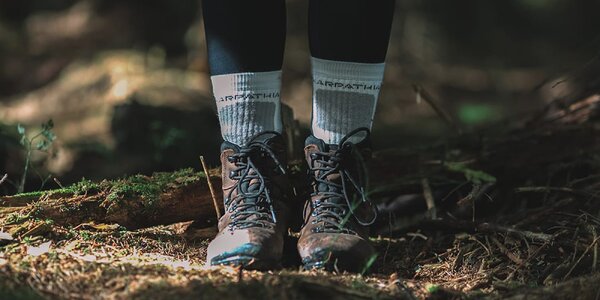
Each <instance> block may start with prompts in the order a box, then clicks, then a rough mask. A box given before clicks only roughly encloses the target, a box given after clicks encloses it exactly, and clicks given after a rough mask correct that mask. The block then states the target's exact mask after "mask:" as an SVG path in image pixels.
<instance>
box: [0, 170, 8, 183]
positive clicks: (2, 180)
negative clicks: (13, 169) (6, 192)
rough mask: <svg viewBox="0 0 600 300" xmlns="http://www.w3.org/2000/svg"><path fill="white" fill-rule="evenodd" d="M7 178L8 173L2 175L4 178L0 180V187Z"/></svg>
mask: <svg viewBox="0 0 600 300" xmlns="http://www.w3.org/2000/svg"><path fill="white" fill-rule="evenodd" d="M7 178H8V173H6V174H4V176H2V178H1V179H0V185H2V184H3V183H4V182H5V181H6V179H7Z"/></svg>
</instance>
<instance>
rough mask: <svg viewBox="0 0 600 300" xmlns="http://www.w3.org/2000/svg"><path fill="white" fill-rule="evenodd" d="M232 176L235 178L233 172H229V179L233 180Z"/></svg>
mask: <svg viewBox="0 0 600 300" xmlns="http://www.w3.org/2000/svg"><path fill="white" fill-rule="evenodd" d="M233 176H235V172H234V171H230V172H229V179H233Z"/></svg>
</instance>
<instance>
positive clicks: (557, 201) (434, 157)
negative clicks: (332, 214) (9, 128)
mask: <svg viewBox="0 0 600 300" xmlns="http://www.w3.org/2000/svg"><path fill="white" fill-rule="evenodd" d="M585 101H587V102H585V103H587V104H590V105H584V106H585V107H587V108H588V110H587V111H588V113H586V114H582V110H581V107H583V106H582V105H583V104H581V103H577V104H576V106H571V109H572V111H571V112H567V113H566V112H565V111H562V113H558V114H557V113H553V114H550V115H548V116H545V117H544V120H543V121H538V122H537V123H535V124H533V125H532V124H530V125H528V126H526V128H525V129H520V130H513V131H510V132H508V133H505V134H502V135H500V136H499V137H494V138H491V137H487V138H481V137H477V136H475V137H474V136H465V137H460V138H457V139H455V140H454V141H445V142H444V143H441V144H439V145H432V146H430V147H426V148H423V149H417V150H415V149H406V151H400V150H394V151H387V152H383V153H376V154H375V157H374V159H373V161H372V162H371V165H372V166H371V178H374V179H375V180H372V181H375V182H374V185H375V190H374V192H373V193H372V198H373V199H374V200H376V201H377V202H378V203H379V206H380V210H381V211H382V215H381V218H380V221H379V222H378V223H377V224H376V226H375V228H373V229H374V230H373V232H374V234H373V236H372V242H373V244H374V245H375V246H376V248H377V250H378V254H379V255H378V256H377V258H376V260H375V262H374V264H373V265H372V267H371V269H370V272H369V273H365V274H347V273H338V272H333V273H328V272H323V271H314V270H313V271H305V270H302V269H301V266H300V264H299V260H298V258H297V254H296V250H295V244H294V242H295V237H294V236H295V234H294V233H293V232H290V235H289V237H288V238H287V242H286V249H285V250H284V252H285V253H286V254H287V255H286V256H285V257H284V261H283V268H282V269H280V270H273V271H269V272H257V271H250V270H244V269H239V268H231V267H205V266H204V257H205V254H206V247H207V244H208V242H209V241H210V239H211V237H212V236H213V235H214V233H215V229H214V225H213V224H214V219H215V218H214V209H213V207H212V200H211V197H210V195H209V193H208V190H207V188H206V179H207V177H206V175H205V174H204V173H202V172H196V171H194V170H192V169H187V170H181V171H178V172H173V173H156V174H154V175H152V176H144V175H136V176H131V177H126V178H123V179H119V180H113V181H103V182H91V181H82V182H80V183H77V184H75V185H73V186H70V187H66V188H63V189H61V190H55V191H42V192H36V193H29V194H21V195H16V196H5V197H0V298H2V299H38V298H50V299H135V298H138V299H171V298H176V299H241V298H258V299H315V298H324V299H327V298H330V299H463V298H465V299H471V298H477V299H479V298H514V299H548V298H555V299H564V298H579V299H600V285H598V282H600V272H599V271H600V265H599V262H598V260H599V258H598V255H599V248H600V245H599V244H600V201H598V200H599V199H598V198H599V197H600V175H598V174H600V156H598V153H600V152H598V150H599V149H600V123H599V122H597V120H598V118H597V107H598V105H597V103H599V102H600V97H598V96H593V97H590V98H587V99H585ZM574 105H575V104H574ZM574 114H576V115H574ZM557 116H558V117H557ZM574 116H576V117H574ZM294 168H296V167H294ZM294 168H293V169H294ZM300 169H301V167H299V168H298V169H297V170H296V171H295V174H296V175H298V174H303V172H302V171H301V170H300ZM415 170H416V171H415ZM208 173H209V174H210V176H209V178H211V180H212V181H214V183H215V184H217V181H218V180H219V178H218V175H217V173H218V172H217V170H212V171H210V172H208ZM300 177H301V176H300ZM217 185H218V184H217ZM217 197H220V196H219V195H217ZM300 198H301V197H300ZM415 201H416V202H418V203H417V204H418V205H416V206H417V207H422V206H425V204H424V203H428V204H427V206H426V209H425V210H423V209H415V208H414V207H415ZM407 203H408V204H407ZM411 207H412V208H411ZM198 216H202V217H198ZM194 218H197V221H195V222H191V221H189V220H192V219H194ZM198 218H199V220H198ZM185 221H187V222H185ZM207 221H210V222H208V223H207Z"/></svg>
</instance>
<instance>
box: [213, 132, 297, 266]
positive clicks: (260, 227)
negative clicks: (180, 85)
mask: <svg viewBox="0 0 600 300" xmlns="http://www.w3.org/2000/svg"><path fill="white" fill-rule="evenodd" d="M221 164H222V168H223V169H222V181H223V197H224V202H225V214H224V215H223V216H222V217H221V218H220V219H219V224H218V228H219V233H218V234H217V236H216V237H215V238H214V240H213V241H212V242H211V243H210V245H209V246H208V250H207V258H206V262H207V265H213V266H214V265H234V266H241V267H244V268H249V269H261V270H264V269H272V268H276V267H278V266H279V265H280V260H281V255H282V249H283V237H284V234H285V233H286V230H287V228H286V219H287V205H286V203H287V199H288V197H289V195H290V193H289V191H290V184H289V181H288V178H287V175H286V167H287V161H286V158H285V142H284V139H283V137H282V136H281V135H280V134H279V133H277V132H264V133H261V134H258V135H256V136H254V137H253V138H252V139H251V140H250V142H248V144H246V145H245V146H242V147H239V146H237V145H234V144H232V143H229V142H224V143H223V144H222V146H221Z"/></svg>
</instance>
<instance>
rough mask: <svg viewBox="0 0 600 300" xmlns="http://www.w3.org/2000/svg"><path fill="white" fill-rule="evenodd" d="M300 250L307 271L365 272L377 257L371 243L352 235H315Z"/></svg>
mask: <svg viewBox="0 0 600 300" xmlns="http://www.w3.org/2000/svg"><path fill="white" fill-rule="evenodd" d="M298 250H299V252H300V256H301V257H302V262H303V264H304V267H305V268H306V269H314V268H317V269H327V270H330V271H334V270H337V271H349V272H364V271H366V270H367V269H368V268H369V266H370V264H371V262H372V260H373V259H374V258H375V257H376V254H375V250H374V249H373V247H372V246H371V244H370V243H369V241H367V240H365V239H363V238H361V237H360V236H357V235H351V234H335V235H334V236H332V235H331V234H313V235H311V236H310V237H307V238H306V239H303V240H301V241H299V243H298Z"/></svg>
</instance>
